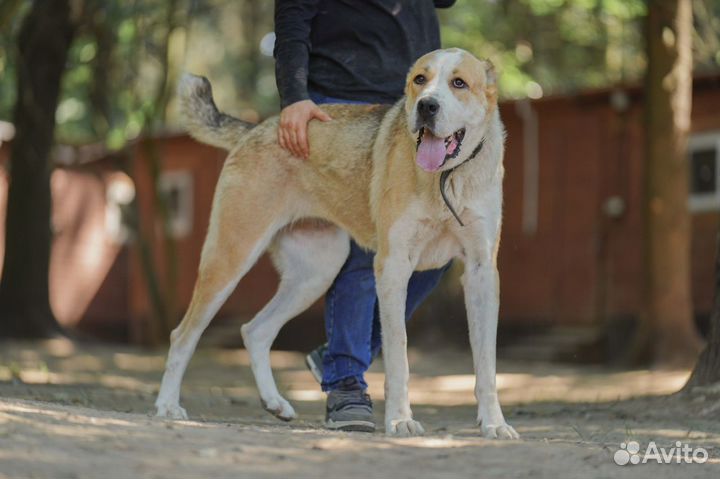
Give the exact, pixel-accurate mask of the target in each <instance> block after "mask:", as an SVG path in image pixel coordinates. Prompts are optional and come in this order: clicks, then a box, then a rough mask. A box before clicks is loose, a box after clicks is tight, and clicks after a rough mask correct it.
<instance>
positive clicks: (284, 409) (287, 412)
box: [260, 396, 297, 421]
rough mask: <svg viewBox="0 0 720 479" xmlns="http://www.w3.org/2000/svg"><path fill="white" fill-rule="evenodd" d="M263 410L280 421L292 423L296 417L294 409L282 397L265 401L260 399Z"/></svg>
mask: <svg viewBox="0 0 720 479" xmlns="http://www.w3.org/2000/svg"><path fill="white" fill-rule="evenodd" d="M260 401H261V402H262V406H263V409H265V410H266V411H267V412H269V413H270V414H272V415H273V416H275V417H276V418H278V419H280V420H281V421H292V420H293V419H295V418H296V417H297V414H296V413H295V409H293V407H292V406H291V405H290V403H289V402H287V400H285V398H283V397H280V396H278V397H274V398H271V399H268V400H267V401H265V400H263V399H261V400H260Z"/></svg>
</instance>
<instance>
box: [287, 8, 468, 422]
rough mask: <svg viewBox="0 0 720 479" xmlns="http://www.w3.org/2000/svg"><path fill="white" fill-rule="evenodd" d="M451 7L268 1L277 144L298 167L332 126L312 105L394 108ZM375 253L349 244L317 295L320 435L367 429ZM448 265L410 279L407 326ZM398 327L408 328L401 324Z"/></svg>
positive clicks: (375, 338)
mask: <svg viewBox="0 0 720 479" xmlns="http://www.w3.org/2000/svg"><path fill="white" fill-rule="evenodd" d="M454 3H455V0H435V1H432V0H304V1H298V0H276V1H275V35H276V37H275V48H274V56H275V60H276V62H275V74H276V81H277V87H278V91H279V93H280V100H281V108H282V110H281V113H280V123H279V127H278V142H279V143H280V145H281V146H282V147H283V148H285V149H287V150H288V151H290V152H291V153H292V154H293V155H294V156H296V157H298V158H299V160H298V161H301V160H302V159H306V158H307V157H308V155H309V151H310V149H309V144H308V138H307V125H308V122H309V121H311V120H313V119H315V120H319V121H332V119H331V118H330V116H329V115H328V114H327V113H325V112H324V111H323V110H322V109H321V108H320V107H319V106H318V105H320V104H326V103H394V102H395V101H397V100H398V99H399V98H401V97H402V95H403V89H404V86H405V76H406V75H407V72H408V71H409V69H410V67H411V65H412V64H413V63H414V62H415V60H417V59H418V58H419V57H420V56H422V55H424V54H425V53H428V52H430V51H433V50H436V49H438V48H440V29H439V23H438V18H437V14H436V11H435V8H448V7H451V6H452V5H453V4H454ZM373 256H374V255H373V253H372V252H370V251H366V250H363V249H362V248H361V247H360V246H358V245H357V244H356V243H355V242H354V241H351V244H350V253H349V255H348V258H347V260H346V262H345V264H344V265H343V267H342V269H341V270H340V272H339V273H338V275H337V278H336V279H335V281H334V283H333V285H332V286H331V287H330V289H329V290H328V292H327V294H326V296H325V327H326V333H327V339H328V342H327V343H326V344H325V345H323V346H321V347H320V348H318V349H316V350H315V351H313V352H311V353H310V354H309V355H308V356H307V363H308V366H309V367H310V369H311V371H313V374H314V375H315V376H316V379H318V380H319V381H320V382H321V385H322V389H323V391H325V392H327V394H328V395H327V405H326V421H325V424H326V427H328V428H329V429H337V430H345V431H367V432H372V431H374V430H375V421H374V418H373V409H372V401H371V399H370V396H369V395H368V394H367V383H366V382H365V377H364V374H365V372H366V371H367V369H368V368H369V367H370V363H371V362H372V359H373V358H374V357H375V356H377V355H378V354H379V352H380V348H381V331H380V320H379V313H378V301H377V296H376V291H375V277H374V272H373ZM448 267H449V264H448V265H446V266H445V267H443V268H440V269H437V270H430V271H423V272H415V273H414V274H413V276H412V277H411V279H410V281H409V284H408V296H407V307H406V312H407V318H409V317H410V316H411V315H412V313H413V312H414V311H415V309H417V307H418V306H419V305H420V303H421V302H422V301H423V300H424V299H425V298H426V297H427V295H428V294H429V293H430V292H431V291H432V289H433V288H434V287H435V286H436V285H437V284H438V282H439V281H440V279H441V277H442V274H443V273H444V272H445V271H446V270H447V268H448ZM407 318H406V319H407Z"/></svg>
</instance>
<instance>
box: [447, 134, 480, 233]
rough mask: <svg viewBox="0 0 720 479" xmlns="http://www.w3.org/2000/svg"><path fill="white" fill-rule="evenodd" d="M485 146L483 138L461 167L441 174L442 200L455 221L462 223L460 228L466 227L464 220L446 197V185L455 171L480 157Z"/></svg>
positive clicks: (454, 167)
mask: <svg viewBox="0 0 720 479" xmlns="http://www.w3.org/2000/svg"><path fill="white" fill-rule="evenodd" d="M483 146H485V138H483V139H482V140H480V144H479V145H478V146H476V147H475V149H474V150H473V152H472V153H471V154H470V156H468V157H467V158H466V159H465V161H463V162H462V163H460V164H459V165H455V166H453V167H452V168H450V169H449V170H445V171H443V172H442V173H440V195H442V199H443V201H444V202H445V206H447V207H448V209H449V210H450V213H452V214H453V216H454V217H455V219H456V220H457V222H458V223H460V226H465V225H464V224H463V222H462V220H461V219H460V216H459V215H458V214H457V212H456V211H455V208H453V207H452V205H451V204H450V201H449V200H448V198H447V195H446V193H445V183H446V182H447V179H448V178H449V177H450V174H451V173H452V172H453V171H455V170H457V169H458V168H459V167H461V166H462V165H464V164H465V163H467V162H468V161H470V160H472V159H473V158H475V157H476V156H477V155H478V153H480V150H482V149H483Z"/></svg>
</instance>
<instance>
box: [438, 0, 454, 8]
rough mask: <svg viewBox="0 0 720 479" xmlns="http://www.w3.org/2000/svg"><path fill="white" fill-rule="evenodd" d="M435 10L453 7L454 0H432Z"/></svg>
mask: <svg viewBox="0 0 720 479" xmlns="http://www.w3.org/2000/svg"><path fill="white" fill-rule="evenodd" d="M434 3H435V8H450V7H452V6H453V5H455V0H434Z"/></svg>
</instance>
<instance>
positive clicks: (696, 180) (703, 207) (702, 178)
mask: <svg viewBox="0 0 720 479" xmlns="http://www.w3.org/2000/svg"><path fill="white" fill-rule="evenodd" d="M688 157H689V160H690V210H691V211H697V212H701V211H718V210H720V132H716V133H702V134H698V135H693V136H691V137H690V141H689V142H688Z"/></svg>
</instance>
